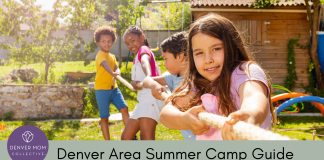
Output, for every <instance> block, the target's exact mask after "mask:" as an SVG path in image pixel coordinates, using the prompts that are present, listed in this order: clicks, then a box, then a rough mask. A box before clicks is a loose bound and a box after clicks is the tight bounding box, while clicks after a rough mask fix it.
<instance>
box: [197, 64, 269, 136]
mask: <svg viewBox="0 0 324 160" xmlns="http://www.w3.org/2000/svg"><path fill="white" fill-rule="evenodd" d="M245 65H246V63H244V64H242V69H243V71H242V70H240V69H239V67H237V68H236V69H235V70H234V71H233V73H232V75H231V94H232V96H233V102H234V105H235V107H236V109H237V110H239V109H240V108H241V107H240V96H239V87H240V85H241V84H243V83H244V82H246V81H249V80H255V81H260V82H262V83H264V85H265V86H266V87H267V90H268V95H269V94H270V89H269V86H268V83H267V77H266V75H265V74H264V72H263V70H262V69H261V68H260V67H259V66H258V65H257V64H255V63H250V64H249V66H248V67H249V74H250V76H248V75H247V74H246V73H245V72H244V70H245ZM268 95H267V96H268ZM215 99H216V108H215V109H214V111H213V113H214V114H218V115H222V113H217V112H216V111H217V110H218V98H217V95H216V98H215ZM267 99H268V100H269V98H267ZM268 106H269V112H268V114H267V117H266V119H265V120H264V121H263V123H262V124H261V126H260V127H261V128H263V129H266V130H271V112H270V104H269V102H268ZM196 140H223V138H222V134H221V130H219V129H215V128H211V129H210V130H209V131H208V132H207V133H205V134H203V135H199V136H196Z"/></svg>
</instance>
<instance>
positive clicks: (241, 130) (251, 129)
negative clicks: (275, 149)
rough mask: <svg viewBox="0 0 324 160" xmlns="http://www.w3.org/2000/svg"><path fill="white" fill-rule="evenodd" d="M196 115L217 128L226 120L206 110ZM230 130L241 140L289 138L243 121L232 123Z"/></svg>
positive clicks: (220, 127)
mask: <svg viewBox="0 0 324 160" xmlns="http://www.w3.org/2000/svg"><path fill="white" fill-rule="evenodd" d="M198 117H199V119H200V120H201V121H202V122H203V123H205V124H207V125H209V126H212V127H214V128H218V129H222V127H223V126H224V123H226V122H225V121H226V120H227V118H226V117H222V116H219V115H215V114H212V113H207V112H200V113H199V114H198ZM231 131H232V133H233V134H234V135H235V136H236V137H237V138H238V139H242V140H291V139H290V138H289V137H287V136H281V135H280V134H277V133H273V132H271V131H267V130H265V129H262V128H260V127H257V126H254V125H252V124H249V123H246V122H243V121H239V122H237V123H236V124H234V125H233V126H232V128H231Z"/></svg>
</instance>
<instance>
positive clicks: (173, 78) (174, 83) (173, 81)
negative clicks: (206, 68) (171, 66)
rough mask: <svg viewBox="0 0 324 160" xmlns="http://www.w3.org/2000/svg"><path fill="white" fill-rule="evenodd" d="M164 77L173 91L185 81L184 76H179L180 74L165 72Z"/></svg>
mask: <svg viewBox="0 0 324 160" xmlns="http://www.w3.org/2000/svg"><path fill="white" fill-rule="evenodd" d="M163 77H164V79H165V81H166V83H167V84H168V87H169V89H170V91H171V92H173V91H174V90H175V89H176V88H177V87H178V86H179V84H180V83H181V82H182V81H183V78H184V76H181V77H178V75H172V74H170V73H165V74H163Z"/></svg>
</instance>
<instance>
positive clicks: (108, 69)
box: [101, 61, 117, 78]
mask: <svg viewBox="0 0 324 160" xmlns="http://www.w3.org/2000/svg"><path fill="white" fill-rule="evenodd" d="M101 65H102V67H104V68H105V70H106V71H107V72H108V73H109V74H111V75H112V76H113V77H115V78H116V76H117V74H116V73H115V72H113V71H112V69H111V68H110V66H109V65H108V62H107V61H102V62H101Z"/></svg>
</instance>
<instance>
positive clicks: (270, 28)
mask: <svg viewBox="0 0 324 160" xmlns="http://www.w3.org/2000/svg"><path fill="white" fill-rule="evenodd" d="M251 2H255V0H191V8H190V9H191V20H192V21H194V20H196V19H198V18H199V17H200V16H202V15H205V14H207V13H210V12H213V13H218V14H220V15H222V16H224V17H226V18H228V19H230V20H231V21H232V22H233V23H234V24H235V25H236V27H237V28H238V30H239V31H240V32H241V35H242V37H243V39H244V40H245V42H246V44H247V45H248V47H249V48H250V50H251V51H252V53H253V54H254V56H255V58H256V61H257V62H258V63H259V64H260V65H261V66H262V67H263V68H264V69H265V70H266V71H268V73H269V74H270V76H271V78H272V83H273V84H278V85H282V86H284V80H285V77H286V76H287V74H288V72H287V68H288V67H287V63H288V62H287V57H288V49H287V44H288V43H289V40H290V39H292V38H298V36H299V34H301V36H300V40H299V43H300V44H302V45H309V43H310V26H309V22H308V20H307V19H308V18H307V11H306V5H305V4H304V3H305V2H304V0H294V1H291V2H285V0H281V2H280V3H278V4H275V5H272V6H271V7H268V8H267V9H254V8H251V7H249V6H250V5H251ZM295 61H296V65H295V67H296V72H297V77H298V80H297V81H296V85H295V88H294V89H293V90H294V91H297V92H303V89H302V86H301V84H302V83H303V84H304V85H308V77H307V76H308V72H307V67H308V64H309V49H299V47H295Z"/></svg>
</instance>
